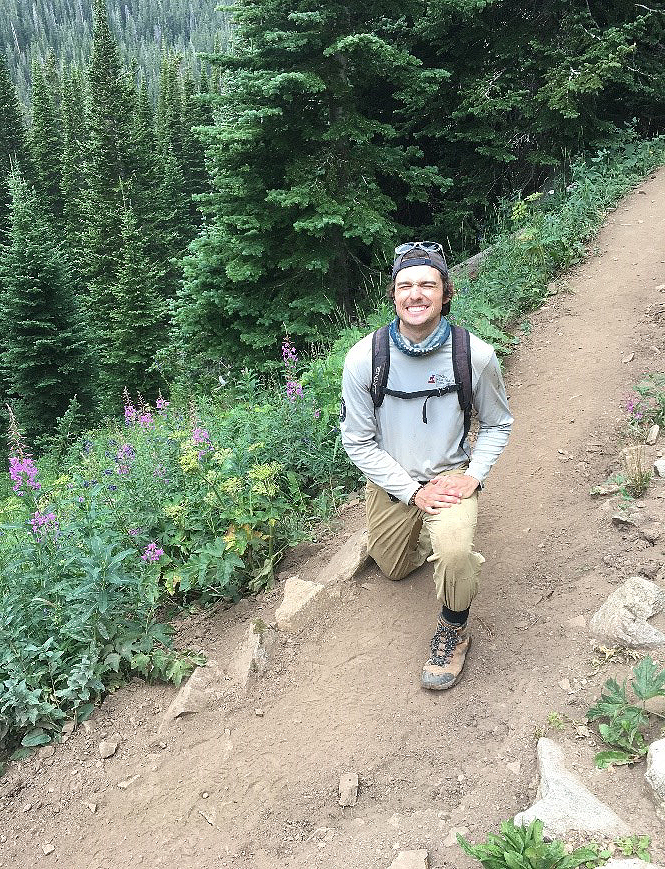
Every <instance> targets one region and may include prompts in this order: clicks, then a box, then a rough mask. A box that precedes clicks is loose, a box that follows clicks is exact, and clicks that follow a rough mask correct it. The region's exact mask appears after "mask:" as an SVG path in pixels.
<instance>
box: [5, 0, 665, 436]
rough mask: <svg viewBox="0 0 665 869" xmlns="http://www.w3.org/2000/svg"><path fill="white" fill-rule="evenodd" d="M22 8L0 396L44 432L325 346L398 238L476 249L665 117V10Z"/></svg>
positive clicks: (459, 1)
mask: <svg viewBox="0 0 665 869" xmlns="http://www.w3.org/2000/svg"><path fill="white" fill-rule="evenodd" d="M3 7H4V8H3V13H4V14H3V17H2V25H1V27H2V29H1V30H0V33H1V34H2V40H3V45H4V57H3V58H2V59H1V61H0V173H1V180H0V244H1V245H2V258H1V261H0V320H1V322H2V329H3V343H2V352H1V354H0V391H1V393H2V403H3V406H4V405H5V404H6V403H10V404H11V405H12V407H13V408H14V410H15V412H16V414H17V417H18V419H19V423H20V425H21V427H22V429H23V430H24V432H25V433H26V435H27V436H28V437H29V438H30V439H32V440H34V439H35V438H40V437H45V436H48V433H49V432H51V431H52V430H53V427H54V425H55V424H56V421H57V420H58V419H60V418H62V416H63V414H64V413H65V411H66V410H67V408H68V407H69V406H70V402H72V400H74V397H76V399H75V401H76V408H77V413H78V415H79V417H80V419H81V420H83V421H85V422H87V423H89V424H90V423H94V422H95V421H97V420H101V419H102V418H103V417H104V416H105V415H108V414H111V413H114V412H115V411H116V410H118V409H119V408H120V407H121V406H122V401H123V398H122V394H123V389H124V388H125V387H128V388H129V389H130V390H138V391H140V392H141V394H142V395H143V396H144V397H145V398H146V400H149V401H150V400H152V401H154V400H155V398H156V397H157V395H158V394H159V392H160V390H161V393H162V394H163V395H164V396H167V395H168V394H169V392H170V391H172V390H173V389H177V388H180V389H181V390H183V389H184V390H185V391H191V390H192V389H194V390H195V391H196V390H197V389H198V390H202V391H204V392H205V391H209V389H210V388H211V385H214V384H217V383H218V378H219V377H220V376H221V377H222V381H224V382H225V381H227V380H229V376H231V377H235V378H236V379H237V374H238V372H239V371H240V369H241V368H243V367H246V366H248V367H249V368H251V369H252V370H257V371H261V370H263V371H265V370H266V369H270V367H271V365H275V364H276V363H277V360H278V356H279V345H280V342H281V340H282V336H283V335H284V334H288V336H289V337H290V340H292V341H293V343H294V346H295V347H297V348H298V349H299V350H305V351H308V350H311V349H312V348H316V347H320V346H322V345H323V346H325V345H326V344H327V343H328V342H329V341H330V340H331V338H332V337H334V335H335V334H336V332H337V331H338V330H339V324H340V322H344V321H346V322H349V321H351V322H356V321H357V320H358V318H361V319H362V317H363V312H364V311H366V310H367V307H368V305H369V304H370V299H371V298H372V294H373V292H374V291H375V290H377V289H379V288H380V287H381V286H382V284H383V283H384V282H385V273H386V265H387V262H388V260H389V258H390V251H391V249H392V246H394V244H395V242H396V241H397V240H399V239H403V238H409V237H424V238H435V239H439V240H441V241H442V242H443V243H444V245H445V246H446V248H447V250H448V254H449V257H450V259H451V261H452V262H454V261H456V260H459V259H462V258H464V256H465V255H468V254H472V253H475V252H476V251H477V250H478V249H479V248H481V247H483V246H485V245H487V244H488V243H489V241H490V240H491V236H492V232H493V228H494V226H495V224H496V221H497V219H498V217H497V216H498V214H499V213H500V211H501V208H502V207H503V206H502V203H504V202H505V201H507V200H508V199H509V198H511V197H513V196H518V197H519V196H528V195H529V194H531V193H533V192H534V191H538V190H541V189H544V188H545V187H551V186H556V185H559V186H560V187H561V186H562V185H565V184H566V180H567V174H566V173H567V172H568V173H569V171H570V166H571V164H572V161H573V160H574V158H576V157H577V156H578V155H580V154H584V153H585V152H589V151H590V150H593V149H598V148H603V147H604V146H606V145H608V144H609V143H612V142H613V141H615V140H616V139H617V138H618V137H620V136H622V135H624V134H625V133H626V130H628V129H630V130H632V131H633V133H634V134H636V135H639V136H641V137H649V136H653V135H656V134H657V133H658V132H659V131H661V130H662V129H663V122H664V120H665V96H664V95H665V63H664V52H665V49H664V41H663V35H664V32H665V4H663V3H662V2H659V0H654V2H650V3H648V4H644V5H642V4H625V3H619V2H610V3H608V2H594V0H589V2H586V0H584V2H582V0H549V2H546V3H524V2H517V0H430V2H415V0H414V2H412V0H406V2H402V3H400V4H394V3H392V2H390V0H376V2H371V3H366V4H360V5H351V4H346V3H342V2H327V0H320V2H317V3H312V2H310V0H303V2H297V0H291V2H283V0H239V2H238V3H237V4H236V5H235V6H234V7H233V8H232V9H229V8H223V9H219V8H217V9H213V8H212V7H209V6H207V5H206V4H202V5H200V6H197V8H196V9H195V8H194V7H193V6H192V5H187V6H186V5H185V4H179V3H175V2H173V3H171V4H165V3H160V4H154V3H152V2H146V3H142V4H134V3H128V4H116V3H113V2H111V3H110V4H107V3H106V0H94V4H93V8H90V7H89V6H88V5H87V4H85V3H81V2H78V0H77V3H71V2H70V0H49V2H45V0H40V2H36V3H34V4H30V5H28V4H25V3H23V2H21V0H3ZM194 52H198V54H197V58H198V59H197V60H196V61H195V60H194ZM202 57H203V60H204V62H202ZM28 63H29V64H30V67H29V68H28V66H27V64H28ZM26 100H28V103H26ZM275 348H277V350H276V349H275Z"/></svg>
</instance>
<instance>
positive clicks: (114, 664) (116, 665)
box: [104, 652, 120, 673]
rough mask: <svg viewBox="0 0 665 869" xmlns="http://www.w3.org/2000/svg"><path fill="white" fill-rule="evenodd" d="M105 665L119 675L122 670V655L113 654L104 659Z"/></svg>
mask: <svg viewBox="0 0 665 869" xmlns="http://www.w3.org/2000/svg"><path fill="white" fill-rule="evenodd" d="M104 664H105V666H107V667H110V668H111V669H112V670H115V672H116V673H117V672H118V670H119V669H120V655H119V654H118V652H111V653H110V654H109V655H107V656H106V657H105V658H104Z"/></svg>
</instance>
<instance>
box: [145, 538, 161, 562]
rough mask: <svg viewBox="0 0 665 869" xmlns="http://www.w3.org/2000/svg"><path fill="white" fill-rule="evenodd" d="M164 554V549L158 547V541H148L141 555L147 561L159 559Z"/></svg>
mask: <svg viewBox="0 0 665 869" xmlns="http://www.w3.org/2000/svg"><path fill="white" fill-rule="evenodd" d="M162 555H164V550H163V549H162V548H161V547H158V546H157V544H156V543H148V545H147V546H146V548H145V551H144V552H143V555H142V556H141V561H145V562H146V563H148V562H153V561H159V559H160V557H161V556H162Z"/></svg>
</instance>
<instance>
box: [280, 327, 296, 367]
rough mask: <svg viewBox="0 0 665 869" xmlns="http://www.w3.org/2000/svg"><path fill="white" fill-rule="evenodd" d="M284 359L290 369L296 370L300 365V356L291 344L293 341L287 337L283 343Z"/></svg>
mask: <svg viewBox="0 0 665 869" xmlns="http://www.w3.org/2000/svg"><path fill="white" fill-rule="evenodd" d="M282 359H283V360H284V365H286V367H287V369H288V368H294V367H295V366H296V365H297V364H298V354H297V352H296V348H295V347H294V346H293V344H292V343H291V339H290V338H289V337H288V335H287V336H286V338H284V340H283V341H282Z"/></svg>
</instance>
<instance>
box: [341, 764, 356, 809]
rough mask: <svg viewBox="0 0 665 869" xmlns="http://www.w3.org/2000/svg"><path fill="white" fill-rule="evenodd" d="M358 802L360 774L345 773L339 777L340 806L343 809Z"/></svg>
mask: <svg viewBox="0 0 665 869" xmlns="http://www.w3.org/2000/svg"><path fill="white" fill-rule="evenodd" d="M357 802H358V773H357V772H345V773H342V775H341V776H340V777H339V804H340V806H342V808H346V807H348V806H355V804H356V803H357Z"/></svg>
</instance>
